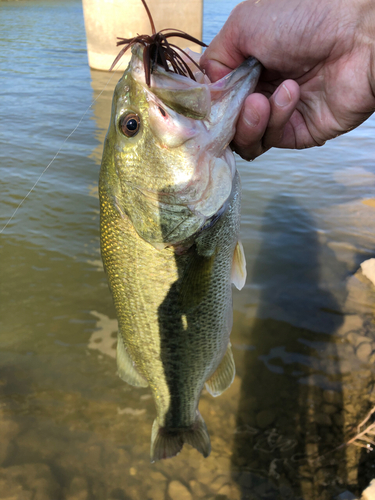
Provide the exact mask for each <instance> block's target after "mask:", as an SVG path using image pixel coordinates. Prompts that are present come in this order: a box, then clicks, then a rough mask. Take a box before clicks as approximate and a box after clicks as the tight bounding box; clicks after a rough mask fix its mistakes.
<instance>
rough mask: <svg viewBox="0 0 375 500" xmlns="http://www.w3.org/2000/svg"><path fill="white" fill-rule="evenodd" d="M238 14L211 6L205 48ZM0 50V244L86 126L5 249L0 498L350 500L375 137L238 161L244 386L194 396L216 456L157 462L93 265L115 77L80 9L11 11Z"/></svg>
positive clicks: (366, 327) (365, 359)
mask: <svg viewBox="0 0 375 500" xmlns="http://www.w3.org/2000/svg"><path fill="white" fill-rule="evenodd" d="M235 3H236V2H227V1H225V2H224V1H223V2H213V0H211V1H209V2H206V3H205V16H204V20H205V21H204V23H205V24H204V41H206V42H207V43H208V42H209V41H210V40H211V39H212V37H213V35H214V34H215V33H216V32H217V31H218V29H219V28H220V26H221V25H222V23H223V22H224V21H225V19H226V17H227V14H228V13H229V12H230V10H231V8H232V6H233V5H235ZM218 12H219V13H218ZM0 33H1V35H0V47H1V50H0V71H1V73H0V80H1V87H0V96H1V97H0V102H1V106H0V124H1V125H0V127H1V128H0V189H1V198H0V230H1V227H3V225H4V224H5V223H6V222H7V220H8V219H9V217H10V216H11V214H12V213H13V211H14V209H15V208H16V207H17V205H18V203H19V202H20V200H21V199H22V198H23V197H24V196H25V195H26V194H27V193H28V191H29V189H30V188H31V187H32V185H33V184H34V182H35V181H36V180H37V179H38V177H39V175H40V174H41V173H42V171H43V170H44V168H45V167H46V166H47V165H48V164H49V163H50V161H51V160H52V159H53V157H54V156H55V154H56V152H57V151H58V150H59V148H60V147H61V146H62V144H63V141H64V140H65V138H66V137H67V136H68V135H69V134H70V133H71V131H72V130H73V129H74V128H75V127H76V125H77V124H78V123H79V121H80V119H81V117H82V115H83V114H84V113H85V112H86V114H85V116H84V117H83V119H82V121H81V123H80V125H79V127H78V128H77V130H76V131H75V132H74V134H73V135H72V136H71V137H70V138H69V140H68V141H67V142H66V143H65V144H64V145H63V147H62V149H61V152H60V153H59V155H58V156H57V158H56V159H55V161H54V162H53V164H52V165H51V167H50V168H49V169H48V170H47V171H46V173H45V174H44V175H43V177H42V178H41V180H40V182H39V183H38V185H37V187H36V188H35V189H34V190H33V192H32V193H31V194H30V196H29V197H28V198H27V200H26V201H25V203H24V204H23V205H22V207H21V208H20V209H19V211H18V212H17V214H16V216H15V217H14V219H13V220H12V221H11V223H10V224H9V225H8V226H7V228H6V229H5V230H4V232H3V233H2V234H1V235H0V252H1V260H0V262H1V267H0V345H1V349H0V442H1V447H0V497H1V498H2V500H3V499H8V498H9V499H10V498H17V499H22V500H24V499H27V500H28V499H34V500H35V499H38V500H40V499H46V500H47V499H48V500H51V499H67V500H73V499H74V500H83V499H86V500H103V499H108V500H110V499H111V500H112V499H113V500H124V499H132V500H133V499H139V500H145V499H152V500H162V499H166V500H174V499H190V498H193V499H201V498H205V499H210V498H216V499H220V500H224V499H227V498H228V499H231V500H232V499H233V500H236V499H242V498H243V499H252V500H253V499H270V500H276V499H279V498H280V499H304V500H316V499H318V498H319V499H323V500H324V499H331V498H334V496H335V495H338V494H340V493H341V492H343V491H345V490H349V491H351V492H353V493H355V494H358V492H360V491H361V490H362V489H363V488H364V487H366V486H367V484H368V483H369V481H370V480H371V479H372V478H373V477H375V471H374V465H373V464H374V453H375V452H369V451H367V450H365V449H363V448H358V447H355V446H353V445H351V446H349V447H347V448H341V449H339V450H337V451H334V450H335V448H336V447H338V446H339V445H341V444H342V443H344V442H346V441H347V440H348V439H350V438H351V437H352V436H353V435H354V427H355V426H356V425H358V424H359V423H360V421H361V419H362V418H363V417H364V416H365V415H366V412H367V411H368V410H369V409H370V408H371V407H372V405H374V403H375V397H374V391H373V385H374V369H373V360H374V358H375V356H374V354H373V351H374V349H375V326H374V313H373V300H374V295H375V294H374V290H373V287H372V286H371V285H370V282H369V281H367V280H366V278H364V277H363V276H362V274H361V272H358V268H359V264H360V263H361V262H362V261H363V260H366V259H368V258H371V257H374V256H375V248H374V246H375V245H374V230H375V222H374V214H375V208H374V206H375V203H374V198H375V196H374V187H375V165H374V159H375V149H374V142H373V141H374V140H373V137H374V133H375V120H374V119H370V120H368V121H367V122H366V123H365V124H364V125H363V126H361V127H360V128H359V129H357V130H355V131H353V132H351V133H350V134H348V135H346V136H343V137H340V138H337V139H335V140H333V141H331V142H330V143H328V144H326V145H325V146H324V147H323V148H316V149H314V150H307V151H300V152H290V151H277V150H275V151H271V152H268V153H267V154H266V155H264V156H263V157H262V158H259V159H257V160H256V161H254V162H252V163H250V164H249V163H246V162H243V161H241V160H239V159H238V167H239V170H240V172H241V176H242V183H243V210H242V213H243V218H242V241H243V244H244V248H245V252H246V258H247V265H248V278H247V284H246V287H245V289H244V290H242V291H241V292H240V293H239V292H235V293H234V326H233V333H232V344H233V346H234V349H233V350H234V356H235V361H236V366H237V376H236V379H235V382H234V383H233V385H232V387H231V388H230V389H229V390H228V391H227V392H226V393H224V394H223V395H222V396H221V397H219V398H215V399H213V398H211V397H210V396H209V395H208V394H206V393H204V394H203V395H202V399H201V404H200V410H201V413H202V415H203V416H204V418H205V420H206V423H207V426H208V429H209V432H210V435H211V439H212V450H213V451H212V453H211V455H210V457H209V458H208V459H203V458H202V457H201V456H200V455H199V454H198V453H197V452H196V451H195V450H194V449H191V448H190V447H188V446H185V448H184V450H183V452H182V453H181V454H180V455H179V456H178V457H176V458H174V459H172V460H168V461H166V462H161V463H156V464H152V465H151V464H150V463H149V440H150V432H151V425H152V422H153V420H154V416H155V410H154V404H153V402H152V400H151V396H150V393H149V390H148V389H135V388H131V387H129V386H127V385H126V384H125V383H123V382H122V381H121V380H120V379H119V378H118V377H117V375H116V366H115V359H114V356H115V350H114V346H115V337H116V328H117V324H116V320H115V314H114V309H113V305H112V300H111V297H110V295H109V291H108V286H107V281H106V278H105V275H104V273H103V269H102V265H101V260H100V255H99V233H98V227H99V209H98V198H97V179H98V171H99V163H100V158H101V150H102V142H103V138H104V135H105V131H106V128H107V125H108V121H109V107H110V102H111V98H112V92H113V87H114V85H115V83H116V80H117V79H118V77H119V75H118V74H117V75H116V74H115V75H114V76H113V77H112V79H111V80H110V78H111V75H109V74H107V73H104V72H97V71H90V69H89V68H88V66H87V55H86V47H85V33H84V25H83V17H82V8H81V4H80V2H78V1H76V0H71V1H64V2H62V1H59V0H56V1H50V2H41V1H34V0H30V1H28V2H22V1H20V2H13V1H9V2H2V3H0ZM109 80H110V82H109ZM106 85H107V86H106ZM105 86H106V87H105ZM104 87H105V89H104V91H103V88H104ZM93 99H96V100H95V102H94V104H93V106H92V107H91V108H89V106H90V104H91V103H92V101H93ZM369 200H370V201H369ZM371 200H372V201H371ZM319 457H320V458H319Z"/></svg>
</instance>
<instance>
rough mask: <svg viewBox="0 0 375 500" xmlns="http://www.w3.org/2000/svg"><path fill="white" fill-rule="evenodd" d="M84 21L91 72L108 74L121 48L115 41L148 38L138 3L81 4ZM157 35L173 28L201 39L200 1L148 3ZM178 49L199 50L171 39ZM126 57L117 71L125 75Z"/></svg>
mask: <svg viewBox="0 0 375 500" xmlns="http://www.w3.org/2000/svg"><path fill="white" fill-rule="evenodd" d="M82 2H83V14H84V19H85V28H86V38H87V53H88V59H89V65H90V67H91V68H93V69H100V70H104V71H108V70H109V68H110V66H111V64H112V62H113V60H114V59H115V57H116V55H117V54H118V52H119V51H120V49H121V47H120V48H118V47H116V41H117V40H116V37H123V38H131V37H134V36H136V35H137V34H140V35H143V34H149V35H151V34H152V32H151V26H150V22H149V19H148V17H147V14H146V11H145V8H144V6H143V4H142V2H141V0H82ZM147 5H148V8H149V9H150V11H151V15H152V17H153V20H154V24H155V28H156V31H160V30H161V29H164V28H174V29H179V30H182V31H186V32H187V33H189V35H192V36H194V37H195V38H198V39H199V40H201V39H202V17H203V12H202V10H203V0H188V1H176V0H147ZM171 41H172V43H176V45H178V46H179V47H181V48H187V47H189V48H191V49H192V50H194V51H195V52H200V51H201V48H200V47H199V46H198V45H196V44H192V43H191V42H189V41H188V40H183V39H181V38H172V39H171ZM130 54H131V53H130V50H129V53H127V54H125V56H123V58H122V60H121V61H120V63H119V65H118V66H117V68H116V70H118V71H124V69H125V68H126V66H127V64H128V62H129V59H130Z"/></svg>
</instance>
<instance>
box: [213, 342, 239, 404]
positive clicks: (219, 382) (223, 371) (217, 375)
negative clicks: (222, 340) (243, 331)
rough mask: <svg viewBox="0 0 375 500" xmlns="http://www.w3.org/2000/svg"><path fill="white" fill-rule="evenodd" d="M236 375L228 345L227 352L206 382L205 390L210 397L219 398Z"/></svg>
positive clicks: (230, 349)
mask: <svg viewBox="0 0 375 500" xmlns="http://www.w3.org/2000/svg"><path fill="white" fill-rule="evenodd" d="M235 374H236V366H235V364H234V359H233V354H232V348H231V346H230V344H229V345H228V348H227V351H226V353H225V355H224V357H223V359H222V360H221V363H220V365H219V366H218V367H217V369H216V371H215V372H214V374H213V375H211V377H210V378H209V379H208V380H207V381H206V389H207V391H208V392H209V393H210V394H211V396H214V397H216V396H220V394H221V393H222V392H224V391H225V389H228V387H229V386H230V385H231V383H232V382H233V380H234V376H235Z"/></svg>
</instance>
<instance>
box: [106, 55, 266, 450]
mask: <svg viewBox="0 0 375 500" xmlns="http://www.w3.org/2000/svg"><path fill="white" fill-rule="evenodd" d="M140 56H141V53H140V52H139V50H138V49H137V48H136V47H135V48H133V58H132V61H131V63H130V65H129V68H128V69H127V70H126V71H125V73H124V76H123V78H122V79H121V80H120V82H119V83H118V85H117V88H116V90H115V94H114V101H113V107H112V118H111V124H110V127H109V130H108V133H107V136H106V140H105V146H104V152H103V160H102V166H101V171H100V181H99V195H100V207H101V210H100V211H101V253H102V258H103V263H104V268H105V270H106V273H107V276H108V282H109V286H110V290H111V293H112V296H113V299H114V304H115V309H116V314H117V319H118V324H119V333H118V346H117V363H118V373H119V375H120V377H121V378H122V379H123V380H125V381H126V382H128V383H130V384H131V385H134V386H141V387H146V386H147V385H148V386H149V387H150V389H151V391H152V394H153V398H154V401H155V406H156V413H157V415H156V419H155V421H154V425H153V428H152V436H151V459H152V460H158V459H161V458H168V457H171V456H173V455H176V454H177V453H178V452H179V451H180V450H181V448H182V446H183V444H184V442H187V443H189V444H191V445H192V446H194V447H195V448H196V449H197V450H198V451H200V452H201V453H202V454H203V455H204V456H207V455H208V454H209V453H210V449H211V445H210V438H209V435H208V432H207V428H206V425H205V423H204V420H203V418H202V417H201V415H200V413H199V411H198V403H199V398H200V395H201V392H202V389H203V387H204V385H205V384H206V387H207V389H208V391H209V392H210V393H211V394H212V395H214V396H217V395H219V394H220V393H221V392H222V391H223V390H225V389H226V388H227V387H228V386H229V385H230V384H231V382H232V380H233V378H234V373H235V368H234V362H233V357H232V354H231V350H230V344H229V335H230V331H231V327H232V288H231V283H232V281H234V282H235V283H237V285H238V277H235V278H233V270H236V268H238V266H240V267H241V266H244V260H242V261H241V258H240V257H241V255H242V250H241V248H242V247H241V246H240V245H239V243H238V232H239V224H240V192H241V189H240V179H239V174H238V172H237V171H236V170H235V169H234V170H233V163H232V162H231V161H229V163H227V162H226V158H228V154H231V153H230V152H229V153H228V150H227V149H226V148H227V144H228V142H229V140H230V137H229V136H230V133H232V134H233V130H234V118H235V113H234V111H233V109H232V110H231V109H229V104H231V103H233V102H235V103H236V112H237V114H238V112H239V109H240V104H241V99H242V101H243V99H244V98H245V96H246V94H247V92H248V91H249V90H250V88H251V87H252V86H254V81H256V79H257V75H258V74H259V71H258V69H257V65H256V64H255V66H254V64H253V63H251V64H249V65H248V66H244V67H242V68H239V69H238V70H237V72H236V71H235V72H233V77H231V78H229V79H228V78H227V79H226V81H224V82H219V84H218V86H217V87H218V89H217V88H216V91H215V92H214V94H215V95H216V96H217V95H219V97H220V96H221V97H220V99H221V101H219V103H218V104H217V106H221V107H222V108H223V110H224V111H223V112H222V113H220V110H219V111H218V109H216V108H215V109H214V110H213V111H214V112H213V113H212V114H211V115H210V116H208V117H207V122H205V121H204V120H196V119H193V118H191V117H189V116H181V115H180V114H179V113H177V112H175V111H173V109H172V108H170V107H169V105H172V106H173V99H178V100H179V101H181V99H183V98H184V91H185V90H186V95H187V99H186V101H184V102H183V106H182V105H180V104H181V103H179V106H180V107H181V108H183V109H187V107H188V104H189V102H191V95H190V93H189V92H190V86H191V85H192V86H193V91H194V95H196V93H197V85H198V86H199V84H197V83H196V82H192V83H190V80H188V79H187V78H185V77H181V76H179V75H174V74H173V75H168V74H166V73H165V71H164V70H158V71H159V72H160V71H162V72H163V71H164V73H163V74H162V77H163V78H164V80H165V78H171V79H172V83H173V82H174V79H176V78H177V79H180V80H179V91H178V95H177V96H176V95H174V94H173V91H171V92H170V93H169V94H168V99H167V100H168V106H167V105H166V104H165V103H163V102H162V101H161V100H160V99H159V98H158V97H156V96H155V95H154V94H153V93H152V86H153V85H154V86H155V85H157V72H154V74H153V76H152V77H151V89H148V88H147V86H146V85H145V83H144V82H142V80H140V76H139V75H140V74H141V73H140V72H139V71H135V70H134V67H135V68H137V67H138V66H139V64H140V62H139V61H141V60H142V58H141V57H140ZM254 68H255V69H256V75H255V77H253V78H251V73H252V71H253V70H254ZM181 78H182V80H181ZM243 80H244V81H245V83H244V81H243ZM185 81H186V82H187V83H186V84H185ZM238 82H239V83H238ZM181 85H187V87H186V89H185V90H183V91H181ZM212 85H215V84H212ZM243 87H246V90H244V89H243ZM233 88H234V89H237V90H238V92H239V93H240V94H241V96H242V97H241V99H238V98H237V94H236V93H235V92H234V91H233ZM223 89H224V90H223ZM198 92H199V88H198ZM204 92H205V94H204V95H205V96H209V95H210V92H209V91H207V88H205V89H204ZM220 92H221V93H220ZM163 95H164V94H163ZM171 103H172V104H171ZM161 105H163V113H161V112H160V106H161ZM213 105H215V103H213ZM206 108H207V110H210V106H206ZM225 110H227V111H225ZM225 113H227V115H226V114H225ZM188 114H189V113H188ZM127 116H130V119H131V120H139V125H137V127H138V128H136V126H135V122H134V121H133V122H132V127H131V129H130V132H129V134H128V136H127V130H126V129H125V131H123V129H121V127H122V125H121V123H123V120H126V117H127ZM226 116H227V117H228V118H227V119H228V122H227V123H228V124H229V125H230V130H229V132H228V130H223V131H221V129H220V130H218V129H217V128H216V129H215V122H214V120H213V118H212V117H216V118H215V119H216V120H217V121H218V126H219V127H221V128H223V125H224V126H225V123H226V122H225V120H226ZM124 117H125V118H124ZM223 120H224V123H222V124H220V123H219V122H220V121H223ZM125 123H126V122H125ZM138 129H139V132H138ZM134 130H136V133H134V138H133V136H132V134H133V131H134ZM171 130H172V132H173V131H174V130H175V135H176V137H177V138H176V137H175V138H171V133H172V132H171ZM124 134H125V137H124ZM215 134H216V135H215ZM210 141H211V143H210ZM202 158H203V159H204V160H205V161H206V163H204V164H202ZM216 172H219V174H217V173H216ZM189 178H190V180H189ZM223 179H229V182H231V186H229V190H228V187H223V186H220V185H218V186H217V187H215V185H214V184H213V183H215V182H222V181H223ZM230 179H232V180H231V181H230ZM178 180H180V181H181V182H177V181H178ZM202 182H203V183H204V185H203V187H202V185H200V184H199V183H202ZM226 193H228V194H226ZM189 196H190V197H191V198H190V199H189ZM205 196H209V197H210V199H209V200H207V201H206V200H205V199H204V197H205ZM197 197H198V199H196V198H197ZM199 197H201V198H199ZM223 197H224V198H223ZM225 197H227V198H225ZM195 205H196V206H197V207H198V206H199V210H198V209H197V210H196V209H195V208H194V207H195ZM205 207H207V211H208V213H209V214H210V213H213V215H212V216H205V215H204V214H202V213H201V212H200V210H205ZM238 259H239V260H238ZM241 262H242V263H241ZM237 270H238V269H237ZM240 271H241V272H242V275H243V276H242V278H240V281H241V280H242V281H243V280H244V276H245V275H244V269H242V270H241V269H240ZM241 272H240V274H241ZM234 274H236V273H234ZM242 285H243V283H242ZM242 285H241V286H242Z"/></svg>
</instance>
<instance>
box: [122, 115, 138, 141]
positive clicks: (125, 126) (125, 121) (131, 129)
mask: <svg viewBox="0 0 375 500" xmlns="http://www.w3.org/2000/svg"><path fill="white" fill-rule="evenodd" d="M140 124H141V120H140V119H139V116H138V115H137V114H135V113H128V114H127V115H124V116H122V117H121V118H120V121H119V125H120V130H121V132H122V133H123V134H124V135H125V136H126V137H134V136H135V135H136V134H137V132H138V130H139V127H140Z"/></svg>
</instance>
